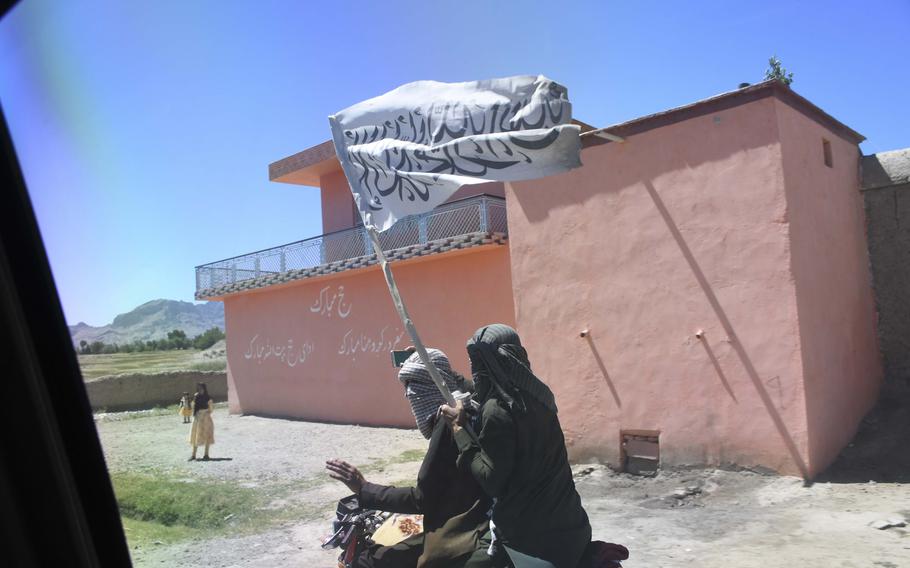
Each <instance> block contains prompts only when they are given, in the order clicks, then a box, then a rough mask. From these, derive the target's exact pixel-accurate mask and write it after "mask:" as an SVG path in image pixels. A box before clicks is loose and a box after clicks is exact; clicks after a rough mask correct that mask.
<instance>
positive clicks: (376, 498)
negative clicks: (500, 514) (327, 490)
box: [326, 349, 508, 568]
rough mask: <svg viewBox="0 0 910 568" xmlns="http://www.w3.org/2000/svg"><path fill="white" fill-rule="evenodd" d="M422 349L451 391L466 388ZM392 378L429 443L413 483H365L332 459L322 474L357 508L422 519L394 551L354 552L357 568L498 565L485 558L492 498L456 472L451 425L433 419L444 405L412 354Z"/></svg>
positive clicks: (437, 355)
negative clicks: (419, 528)
mask: <svg viewBox="0 0 910 568" xmlns="http://www.w3.org/2000/svg"><path fill="white" fill-rule="evenodd" d="M427 352H428V354H429V356H430V360H431V361H432V363H433V365H434V366H435V367H436V368H437V369H438V370H439V373H440V375H442V377H443V380H444V381H445V383H446V386H447V387H448V388H449V390H450V391H453V392H454V391H456V390H462V391H465V390H467V389H468V385H469V383H467V382H466V381H465V379H464V377H462V376H461V375H459V374H458V373H455V372H454V371H452V368H451V365H450V364H449V359H448V357H446V355H445V353H443V352H442V351H439V350H438V349H427ZM398 379H399V381H400V382H401V383H402V386H403V387H404V389H405V396H406V397H407V399H408V402H409V403H410V404H411V410H412V411H413V413H414V419H415V421H416V422H417V428H418V429H419V430H420V433H421V434H423V436H424V437H425V438H427V439H428V440H429V441H430V443H429V447H428V449H427V453H426V456H425V457H424V459H423V464H422V465H421V467H420V473H419V474H418V475H417V485H416V486H414V487H391V486H387V485H379V484H376V483H370V482H368V481H367V480H366V479H365V478H364V476H363V474H362V473H361V472H360V471H359V470H358V469H357V468H356V467H354V466H352V465H351V464H349V463H347V462H345V461H342V460H339V459H333V460H329V461H328V462H326V469H327V470H328V471H329V475H330V476H331V477H332V478H333V479H337V480H339V481H341V482H342V483H344V484H345V485H347V486H348V488H349V489H350V490H351V491H353V492H354V493H356V494H358V495H359V498H360V504H361V506H362V507H364V508H367V509H376V510H380V511H389V512H392V513H413V514H423V526H424V532H423V534H420V535H415V536H411V537H409V538H407V539H405V540H404V541H402V542H400V543H398V544H397V545H395V546H378V545H374V546H373V547H371V548H369V549H367V550H366V551H364V553H363V554H361V556H360V558H358V559H357V564H356V566H358V567H362V568H373V567H377V568H378V567H383V568H384V567H389V568H392V567H394V568H404V567H412V566H417V567H419V568H441V567H453V568H454V567H470V568H488V567H489V568H492V567H494V566H497V565H498V564H499V561H498V560H494V558H492V557H491V556H489V555H488V554H487V549H488V547H489V544H490V529H489V519H488V516H487V513H488V511H489V510H490V507H491V505H492V501H491V500H490V498H489V497H487V496H486V495H485V494H484V492H483V490H482V489H481V488H480V485H479V484H478V483H477V481H476V480H475V479H474V477H473V475H472V474H471V472H470V471H468V470H467V469H463V470H459V469H458V468H457V467H456V459H457V457H458V448H457V447H456V445H455V439H454V437H453V434H452V428H451V426H450V425H449V424H448V422H446V421H445V420H442V419H441V418H439V408H440V406H442V405H444V404H445V399H444V398H443V397H442V394H441V393H440V392H439V390H438V389H437V387H436V385H435V383H433V380H432V379H431V378H430V373H429V371H428V370H427V368H426V366H425V365H424V364H423V362H422V361H421V360H420V357H419V356H418V355H417V354H416V353H413V354H411V356H410V357H409V358H408V359H407V360H406V361H405V362H404V364H403V365H402V366H401V370H400V371H399V373H398ZM506 565H508V564H507V561H506Z"/></svg>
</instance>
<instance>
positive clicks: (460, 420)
mask: <svg viewBox="0 0 910 568" xmlns="http://www.w3.org/2000/svg"><path fill="white" fill-rule="evenodd" d="M439 414H441V415H442V417H443V418H445V420H446V422H448V423H449V426H451V427H452V431H453V432H458V431H459V430H461V429H462V428H464V425H465V424H466V423H467V419H466V417H465V410H464V403H462V402H461V401H460V400H457V401H455V406H454V407H451V406H449V405H448V404H443V405H442V406H440V407H439Z"/></svg>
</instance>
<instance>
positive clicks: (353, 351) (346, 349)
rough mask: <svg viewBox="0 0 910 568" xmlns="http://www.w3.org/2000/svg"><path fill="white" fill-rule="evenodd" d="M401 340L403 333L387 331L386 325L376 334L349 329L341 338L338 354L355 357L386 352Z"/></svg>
mask: <svg viewBox="0 0 910 568" xmlns="http://www.w3.org/2000/svg"><path fill="white" fill-rule="evenodd" d="M403 338H404V332H403V331H401V330H397V329H396V330H389V326H387V325H386V326H383V327H382V329H381V330H380V331H379V333H378V334H366V333H356V332H355V331H354V330H353V329H350V330H348V332H347V333H345V334H344V337H342V338H341V345H340V346H339V347H338V354H339V355H347V356H349V357H355V356H356V355H357V354H358V353H382V352H388V351H391V350H393V349H395V347H397V346H398V344H399V343H401V340H402V339H403Z"/></svg>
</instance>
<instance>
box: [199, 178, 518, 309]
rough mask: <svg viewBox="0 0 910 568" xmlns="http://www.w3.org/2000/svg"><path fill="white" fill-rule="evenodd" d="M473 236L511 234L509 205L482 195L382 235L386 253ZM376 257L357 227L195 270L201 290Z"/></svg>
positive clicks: (410, 219)
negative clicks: (452, 238)
mask: <svg viewBox="0 0 910 568" xmlns="http://www.w3.org/2000/svg"><path fill="white" fill-rule="evenodd" d="M470 233H500V234H503V235H505V234H508V227H507V225H506V204H505V200H503V199H502V198H500V197H494V196H491V195H480V196H476V197H469V198H466V199H462V200H459V201H455V202H452V203H448V204H445V205H442V206H440V207H437V208H436V209H434V210H433V211H431V212H429V213H424V214H422V215H412V216H410V217H405V218H404V219H401V220H400V221H398V222H397V223H395V225H394V226H393V227H392V228H391V229H389V230H387V231H385V232H384V233H380V234H379V241H380V243H381V244H382V250H384V251H391V250H395V249H399V248H404V247H408V246H411V245H417V244H423V243H428V242H432V241H437V240H440V239H445V238H448V237H456V236H459V235H467V234H470ZM372 254H373V246H372V243H371V242H370V237H369V235H368V234H367V232H366V229H364V228H363V227H362V226H361V227H355V228H353V229H346V230H343V231H336V232H334V233H327V234H325V235H320V236H318V237H312V238H309V239H304V240H302V241H297V242H293V243H289V244H286V245H281V246H278V247H274V248H270V249H266V250H261V251H258V252H253V253H250V254H245V255H242V256H235V257H233V258H228V259H225V260H219V261H218V262H210V263H208V264H203V265H200V266H197V267H196V292H197V293H198V292H200V291H201V290H210V289H215V288H220V287H223V286H227V285H229V284H234V283H236V282H242V281H244V280H250V279H254V278H260V277H262V276H268V275H275V274H281V273H284V272H288V271H291V270H300V269H307V268H313V267H316V266H320V265H323V264H329V263H333V262H337V261H340V260H347V259H351V258H357V257H362V256H368V255H372Z"/></svg>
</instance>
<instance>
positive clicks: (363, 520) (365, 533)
mask: <svg viewBox="0 0 910 568" xmlns="http://www.w3.org/2000/svg"><path fill="white" fill-rule="evenodd" d="M335 517H336V520H335V521H333V522H332V534H331V535H330V536H328V537H327V538H326V539H325V540H324V541H323V543H322V548H323V550H331V549H333V548H340V549H341V554H339V556H338V568H351V567H352V566H353V565H354V561H355V560H356V558H357V557H358V556H359V555H360V553H361V552H363V551H364V550H366V549H367V548H369V547H370V546H372V545H373V544H374V542H373V535H374V534H375V533H376V531H377V530H379V529H380V527H382V526H383V525H385V524H386V522H387V521H389V519H390V518H391V517H392V513H389V512H385V511H376V510H372V509H364V508H363V507H361V506H360V501H359V500H358V498H357V495H349V496H347V497H344V498H343V499H341V500H339V501H338V506H337V507H336V508H335ZM390 522H391V521H390ZM418 528H419V529H420V530H422V527H414V529H415V530H417V529H418ZM377 538H378V537H377ZM627 558H629V550H628V549H627V548H626V547H624V546H622V545H619V544H613V543H608V542H603V541H592V542H591V543H590V544H589V545H588V547H587V549H586V550H585V553H584V556H583V557H582V559H581V563H580V564H579V567H580V568H622V563H621V562H622V561H623V560H626V559H627Z"/></svg>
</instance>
